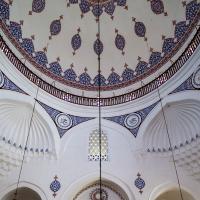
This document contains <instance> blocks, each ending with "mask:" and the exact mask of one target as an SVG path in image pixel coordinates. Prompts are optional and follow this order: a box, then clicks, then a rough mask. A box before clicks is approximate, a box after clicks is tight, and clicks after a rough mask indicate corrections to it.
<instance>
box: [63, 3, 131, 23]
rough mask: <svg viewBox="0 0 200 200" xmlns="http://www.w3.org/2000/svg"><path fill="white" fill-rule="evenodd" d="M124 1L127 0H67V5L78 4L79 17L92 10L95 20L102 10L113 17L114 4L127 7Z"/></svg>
mask: <svg viewBox="0 0 200 200" xmlns="http://www.w3.org/2000/svg"><path fill="white" fill-rule="evenodd" d="M126 1H127V0H100V1H98V0H69V1H68V3H67V6H68V7H69V6H70V5H71V4H79V8H80V10H81V17H83V16H84V14H85V13H87V12H89V11H92V13H93V15H94V16H95V17H96V20H98V17H100V16H101V15H102V13H103V12H105V13H107V14H108V15H110V16H111V19H113V18H114V16H113V14H114V11H115V8H116V5H117V6H120V7H124V8H125V9H128V7H127V5H126Z"/></svg>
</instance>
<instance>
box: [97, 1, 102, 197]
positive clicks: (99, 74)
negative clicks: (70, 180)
mask: <svg viewBox="0 0 200 200" xmlns="http://www.w3.org/2000/svg"><path fill="white" fill-rule="evenodd" d="M97 10H98V11H97V12H98V14H97V23H98V31H97V32H98V37H99V41H100V39H101V35H100V34H101V30H100V14H99V13H100V0H98V6H97ZM100 45H101V44H100V42H98V43H97V49H98V57H97V59H98V118H99V190H100V200H102V160H101V150H102V149H101V143H102V141H101V139H102V138H101V137H102V136H101V135H102V130H101V56H100V48H101V47H100Z"/></svg>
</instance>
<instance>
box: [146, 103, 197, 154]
mask: <svg viewBox="0 0 200 200" xmlns="http://www.w3.org/2000/svg"><path fill="white" fill-rule="evenodd" d="M164 113H165V118H166V123H167V128H168V132H169V136H170V140H171V144H172V147H173V148H175V149H177V148H179V147H182V146H184V145H187V144H189V143H191V142H193V141H195V140H196V139H197V138H199V137H200V102H199V101H194V100H184V101H180V102H175V103H171V104H168V105H166V106H165V107H164ZM166 130H167V129H166V125H165V120H164V117H163V113H162V111H160V112H159V113H158V114H157V115H156V116H155V117H154V119H153V120H152V121H151V123H150V124H149V125H148V127H147V129H146V132H145V136H144V144H145V147H147V148H148V151H159V152H160V151H167V150H170V145H169V139H168V135H167V132H166Z"/></svg>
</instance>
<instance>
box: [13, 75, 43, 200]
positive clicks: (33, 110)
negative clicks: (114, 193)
mask: <svg viewBox="0 0 200 200" xmlns="http://www.w3.org/2000/svg"><path fill="white" fill-rule="evenodd" d="M40 84H41V80H40V79H39V78H38V81H37V90H36V94H35V98H34V104H33V109H32V112H31V118H30V123H29V126H28V133H27V137H26V140H25V146H24V151H23V156H22V161H21V166H20V170H19V176H18V179H17V186H16V189H15V193H14V198H13V200H18V199H17V195H18V190H19V184H20V179H21V175H22V170H23V165H24V160H25V155H26V150H27V151H28V148H27V145H28V140H29V136H30V132H31V126H32V122H33V116H34V112H35V106H36V103H37V97H38V92H39V88H40Z"/></svg>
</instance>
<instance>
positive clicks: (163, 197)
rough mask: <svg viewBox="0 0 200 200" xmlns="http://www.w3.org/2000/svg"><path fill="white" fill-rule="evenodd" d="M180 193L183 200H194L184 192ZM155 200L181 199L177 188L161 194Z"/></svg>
mask: <svg viewBox="0 0 200 200" xmlns="http://www.w3.org/2000/svg"><path fill="white" fill-rule="evenodd" d="M181 192H182V197H183V199H184V200H195V199H194V198H193V197H192V195H191V194H189V193H188V192H186V191H185V190H181ZM155 200H182V198H181V195H180V190H179V189H178V188H173V189H170V190H167V191H165V192H163V193H161V194H160V195H159V196H158V197H156V199H155Z"/></svg>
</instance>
